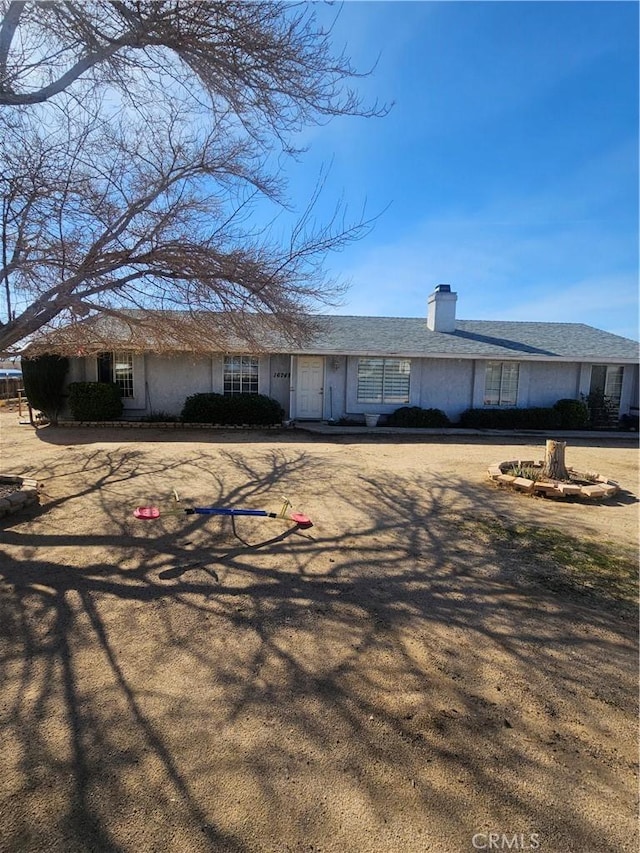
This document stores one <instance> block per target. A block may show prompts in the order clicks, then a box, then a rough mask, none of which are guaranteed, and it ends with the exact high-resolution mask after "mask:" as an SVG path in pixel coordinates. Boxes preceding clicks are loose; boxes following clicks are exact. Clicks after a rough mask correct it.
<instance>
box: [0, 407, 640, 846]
mask: <svg viewBox="0 0 640 853" xmlns="http://www.w3.org/2000/svg"><path fill="white" fill-rule="evenodd" d="M0 425H1V426H2V451H3V456H2V472H3V473H5V474H29V475H35V476H37V477H38V478H39V479H41V480H42V481H43V482H44V484H45V492H46V497H45V498H44V499H43V506H42V507H41V508H40V510H37V511H36V510H34V511H33V512H26V513H25V514H24V515H22V516H14V517H11V518H5V519H3V520H2V521H1V522H0V528H1V531H0V532H1V533H2V545H1V548H0V560H1V567H0V644H1V645H0V651H1V661H0V666H1V670H0V677H1V679H2V681H1V684H2V688H1V693H0V721H1V724H2V730H1V731H2V753H1V755H2V759H1V766H0V849H1V850H2V851H11V853H22V851H29V853H32V851H52V852H53V851H55V853H73V851H91V853H94V852H95V851H123V853H124V851H126V853H134V852H135V853H147V851H148V852H149V853H152V851H153V853H155V851H168V853H192V851H193V853H199V851H216V853H218V851H219V853H225V852H226V851H233V853H254V851H255V853H271V851H274V853H275V851H282V853H285V851H314V853H315V852H316V851H326V853H329V852H330V853H334V851H335V853H369V851H371V853H374V851H375V853H414V851H415V853H418V851H420V853H422V851H437V853H458V851H473V850H474V849H497V848H496V847H492V848H489V847H488V844H489V836H488V833H490V832H494V833H498V834H499V836H501V835H502V834H505V835H506V836H507V839H506V840H507V841H508V842H509V845H510V846H509V847H502V848H501V849H539V850H541V851H544V853H550V851H553V853H571V851H579V853H619V851H624V850H636V849H637V844H638V839H637V834H636V833H637V831H636V820H635V815H636V806H635V802H634V800H635V794H636V789H637V766H636V754H637V753H636V718H637V663H638V661H637V643H636V636H637V616H636V611H635V609H634V608H633V606H631V607H629V606H628V604H625V603H624V602H621V601H619V600H616V599H615V598H614V597H613V594H611V595H610V594H609V592H608V590H609V586H608V583H609V581H608V580H607V578H604V580H603V577H600V576H599V575H598V573H599V572H600V569H599V565H600V564H599V563H598V561H597V560H595V562H594V563H593V567H594V568H593V577H592V578H591V580H589V579H588V578H587V580H586V581H585V582H584V583H583V581H584V580H585V579H584V578H583V577H582V576H581V574H580V572H578V574H577V575H575V574H572V573H571V566H569V569H568V570H567V571H565V569H567V566H566V565H565V566H564V568H563V567H562V566H561V565H560V563H558V562H557V561H555V559H554V556H553V555H554V553H555V552H553V547H555V545H553V542H555V541H556V540H553V541H552V540H548V541H547V540H546V539H545V538H544V536H542V538H541V537H540V536H538V535H537V533H536V530H538V527H537V526H540V528H539V530H541V531H543V532H544V531H545V530H550V529H551V530H554V531H556V530H562V531H564V532H565V533H569V534H572V535H574V536H576V537H578V539H579V540H580V541H581V542H583V543H586V545H585V547H586V549H587V550H586V552H585V553H586V554H587V556H588V558H589V559H591V557H590V556H589V555H593V554H595V555H596V556H597V554H598V553H600V551H601V548H600V545H599V544H598V543H600V544H602V543H603V542H606V541H614V542H615V543H616V546H617V548H618V550H619V552H620V553H621V552H622V551H624V550H625V549H627V552H630V553H632V554H634V555H635V554H636V553H637V545H638V543H637V532H638V504H637V497H636V494H637V492H638V469H637V462H638V460H637V449H636V448H635V447H634V446H633V444H632V443H629V442H626V443H625V442H622V443H620V444H619V445H618V446H611V445H608V446H601V447H598V446H595V445H591V446H589V445H588V444H582V443H580V446H578V445H579V443H578V442H576V443H575V446H571V447H570V448H569V449H568V459H567V461H568V463H569V464H573V465H574V467H576V468H578V469H579V470H593V469H597V470H599V471H600V472H601V473H604V474H606V475H608V476H610V477H612V478H614V479H618V480H619V481H620V482H621V484H622V485H623V487H624V488H625V490H626V491H625V492H624V493H623V494H622V495H621V496H620V497H619V498H618V499H616V500H614V501H612V502H609V503H607V504H602V505H581V504H558V503H553V502H550V501H546V500H544V499H533V498H527V497H523V496H518V495H512V494H509V493H504V492H500V491H497V490H496V489H495V488H494V487H493V486H492V485H491V483H489V482H488V481H487V480H486V479H485V470H486V467H487V465H488V464H489V463H492V462H497V461H503V460H506V459H512V458H534V459H537V458H539V457H540V455H541V444H542V442H541V440H537V439H533V440H531V441H530V440H527V441H518V440H515V439H514V440H511V441H510V442H509V443H505V444H500V441H506V440H504V439H497V440H493V441H490V440H487V439H484V440H482V439H475V440H474V439H469V440H466V439H463V438H460V437H450V438H441V439H424V438H423V439H412V440H408V439H405V440H404V441H403V440H402V439H394V438H391V439H389V438H385V439H380V438H363V439H362V440H355V439H353V438H346V437H345V438H338V437H336V438H335V439H334V440H333V441H327V440H325V439H323V438H318V437H315V438H314V437H311V436H306V435H304V434H300V433H298V432H288V433H282V434H280V433H265V434H261V433H252V434H243V433H220V434H218V433H212V432H187V433H181V432H180V433H165V432H160V431H158V430H155V429H151V430H142V429H140V430H134V431H107V430H95V431H88V430H63V429H58V430H55V429H51V428H44V429H39V430H38V431H37V432H34V430H33V429H32V428H31V427H28V426H20V425H18V422H17V416H16V415H15V414H14V415H10V414H6V413H5V414H2V415H0ZM174 487H176V488H177V489H178V491H179V492H180V493H181V495H182V496H183V497H184V498H185V499H187V498H189V499H192V500H194V501H195V502H198V503H199V502H211V503H220V504H223V505H235V506H249V507H251V506H253V507H260V508H263V507H266V508H267V509H276V510H277V509H278V508H279V506H280V497H281V495H284V494H286V495H288V496H289V497H290V498H291V499H292V501H293V502H294V504H295V508H296V509H298V510H301V511H303V512H305V513H307V514H308V515H309V516H311V518H312V519H313V521H314V527H313V528H312V529H310V530H308V531H300V530H296V528H295V526H293V525H292V524H291V523H287V522H283V521H280V520H276V521H268V520H262V519H246V518H242V519H238V520H237V523H236V533H237V536H234V531H233V529H232V526H231V524H230V521H229V520H228V519H220V518H212V519H205V518H203V517H201V516H193V517H189V518H184V517H183V518H178V517H175V516H174V517H168V518H166V519H163V520H161V521H158V522H140V521H136V520H135V519H133V517H132V510H133V508H134V507H135V506H136V505H137V504H141V503H148V502H153V503H157V502H158V501H160V500H163V499H165V498H166V497H168V496H169V495H170V492H171V489H172V488H174ZM558 541H560V546H561V549H562V548H564V551H563V553H564V555H565V563H566V562H567V561H566V554H567V547H569V552H568V553H569V555H570V556H571V554H572V553H574V552H572V551H571V545H569V546H567V544H566V543H567V542H569V543H570V540H568V539H567V540H566V541H565V539H564V538H561V540H558ZM549 543H550V544H549ZM563 543H564V544H563ZM574 544H575V543H574ZM560 546H559V547H560ZM558 553H560V551H559V552H558ZM575 553H576V554H577V553H578V552H577V551H576V552H575ZM622 556H624V554H622ZM583 557H584V555H583ZM576 559H577V557H576ZM612 559H613V558H612ZM569 562H571V561H570V560H569ZM583 562H584V560H583ZM613 562H614V564H615V560H614V561H613ZM608 565H609V566H610V565H611V560H609V564H608ZM591 582H593V583H592V585H591V586H589V585H588V584H589V583H591ZM612 589H613V587H612ZM516 836H517V837H516ZM514 837H515V840H514ZM474 839H475V847H474ZM492 843H497V842H492ZM500 843H504V841H501V842H500ZM482 845H484V847H482Z"/></svg>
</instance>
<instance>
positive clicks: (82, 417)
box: [68, 382, 122, 421]
mask: <svg viewBox="0 0 640 853" xmlns="http://www.w3.org/2000/svg"><path fill="white" fill-rule="evenodd" d="M68 390H69V408H70V410H71V417H72V418H73V419H74V420H75V421H114V420H116V419H117V418H119V417H120V415H121V414H122V399H121V393H120V386H119V385H116V383H115V382H72V383H71V384H70V385H69V389H68Z"/></svg>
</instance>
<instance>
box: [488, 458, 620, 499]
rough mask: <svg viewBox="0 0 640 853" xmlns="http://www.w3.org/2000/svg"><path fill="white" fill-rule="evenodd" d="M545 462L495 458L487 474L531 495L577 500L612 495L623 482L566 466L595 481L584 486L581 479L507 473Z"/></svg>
mask: <svg viewBox="0 0 640 853" xmlns="http://www.w3.org/2000/svg"><path fill="white" fill-rule="evenodd" d="M543 465H544V463H543V462H541V461H540V462H534V461H533V460H532V459H512V460H510V461H508V462H496V463H495V464H494V465H490V466H489V469H488V475H489V477H490V479H491V480H493V482H494V483H496V485H497V486H500V487H502V488H509V489H514V490H515V491H518V492H523V493H524V494H529V495H542V496H543V497H547V498H577V499H578V500H584V501H593V500H602V499H606V498H611V497H613V495H615V494H617V493H618V492H619V491H620V484H619V483H616V481H615V480H609V479H608V478H607V477H604V476H603V475H602V474H597V473H593V472H587V473H584V474H583V473H581V472H579V471H576V470H575V469H574V468H567V471H568V472H569V473H570V474H573V475H574V476H575V477H577V478H579V479H581V480H591V481H592V484H591V485H588V486H582V485H579V484H578V483H561V482H558V481H556V480H531V479H529V478H528V477H518V476H516V475H515V474H507V473H506V472H507V471H510V470H513V469H514V468H537V469H540V470H542V467H543Z"/></svg>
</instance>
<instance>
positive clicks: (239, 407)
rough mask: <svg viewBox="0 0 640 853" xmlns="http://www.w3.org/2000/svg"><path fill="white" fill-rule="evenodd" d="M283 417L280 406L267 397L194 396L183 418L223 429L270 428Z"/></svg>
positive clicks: (186, 405)
mask: <svg viewBox="0 0 640 853" xmlns="http://www.w3.org/2000/svg"><path fill="white" fill-rule="evenodd" d="M283 417H284V409H283V408H282V406H281V405H280V403H278V402H277V401H276V400H272V399H271V397H266V396H265V395H264V394H232V395H230V396H228V397H225V396H224V395H223V394H193V396H191V397H187V399H186V400H185V404H184V408H183V409H182V414H181V415H180V419H181V420H182V421H183V422H184V423H192V424H221V425H223V426H242V425H243V424H247V425H249V426H271V425H272V424H278V423H280V422H281V421H282V418H283Z"/></svg>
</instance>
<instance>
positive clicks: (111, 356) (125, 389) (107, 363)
mask: <svg viewBox="0 0 640 853" xmlns="http://www.w3.org/2000/svg"><path fill="white" fill-rule="evenodd" d="M98 382H115V383H116V385H118V386H119V387H120V393H121V394H122V396H123V397H133V353H130V352H102V353H100V355H99V356H98Z"/></svg>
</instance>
